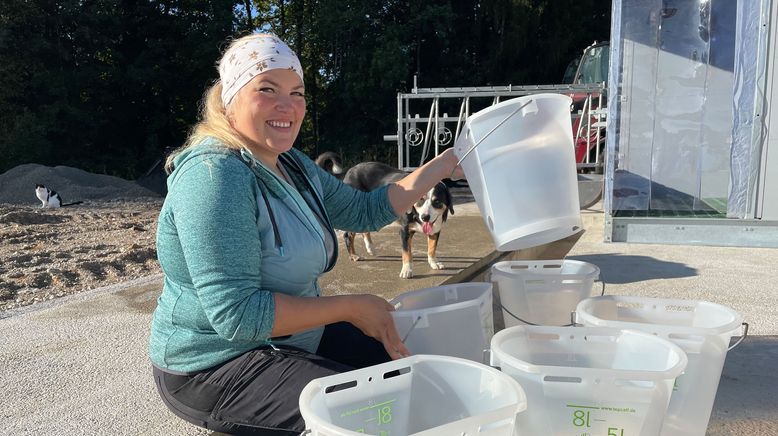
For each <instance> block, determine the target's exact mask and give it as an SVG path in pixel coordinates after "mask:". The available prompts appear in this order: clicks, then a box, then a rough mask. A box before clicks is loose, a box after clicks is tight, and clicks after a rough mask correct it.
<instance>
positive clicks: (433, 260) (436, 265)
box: [427, 257, 444, 269]
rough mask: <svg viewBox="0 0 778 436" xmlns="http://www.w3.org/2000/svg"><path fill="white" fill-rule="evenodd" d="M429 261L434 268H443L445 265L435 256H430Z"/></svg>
mask: <svg viewBox="0 0 778 436" xmlns="http://www.w3.org/2000/svg"><path fill="white" fill-rule="evenodd" d="M427 263H428V264H430V268H432V269H443V268H444V266H443V264H442V263H441V262H438V259H437V258H434V257H428V258H427Z"/></svg>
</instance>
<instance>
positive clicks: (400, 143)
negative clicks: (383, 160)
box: [397, 92, 405, 168]
mask: <svg viewBox="0 0 778 436" xmlns="http://www.w3.org/2000/svg"><path fill="white" fill-rule="evenodd" d="M402 119H403V98H402V94H401V93H399V92H398V93H397V168H402V167H403V160H404V159H405V156H403V121H402Z"/></svg>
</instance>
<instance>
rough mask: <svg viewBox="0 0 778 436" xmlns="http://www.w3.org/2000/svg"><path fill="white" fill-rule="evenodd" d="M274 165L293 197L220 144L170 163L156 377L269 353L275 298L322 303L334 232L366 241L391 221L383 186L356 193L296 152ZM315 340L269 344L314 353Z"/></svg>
mask: <svg viewBox="0 0 778 436" xmlns="http://www.w3.org/2000/svg"><path fill="white" fill-rule="evenodd" d="M279 160H280V162H281V163H282V165H283V166H284V168H285V169H286V170H287V172H288V173H289V174H290V176H291V179H292V180H293V183H294V184H295V187H296V189H295V188H293V187H291V186H290V185H289V184H288V183H287V182H286V181H284V180H282V179H280V178H279V177H277V176H276V175H275V173H273V172H272V171H270V170H268V169H267V168H266V167H265V166H263V165H262V164H261V163H260V162H259V161H258V160H255V159H253V158H252V157H251V156H250V155H248V154H246V153H243V154H240V153H236V152H235V151H232V150H230V149H228V148H226V147H225V146H224V145H222V144H221V143H220V142H218V141H216V140H206V141H204V142H203V143H201V144H199V145H195V146H192V147H190V148H188V149H186V150H185V151H183V152H182V153H181V154H180V155H179V156H177V157H176V159H175V161H174V164H175V169H174V171H173V172H172V174H170V176H169V177H168V181H167V184H168V195H167V197H166V198H165V203H164V205H163V206H162V210H161V211H160V215H159V223H158V226H157V256H158V258H159V262H160V265H161V267H162V271H163V272H164V273H165V280H164V287H163V290H162V294H161V295H160V297H159V299H158V300H157V308H156V310H155V311H154V316H153V319H152V324H151V336H150V340H149V354H150V357H151V361H152V363H153V364H154V365H156V366H157V367H159V368H162V369H165V370H167V371H170V372H175V373H184V374H185V373H191V372H196V371H200V370H203V369H206V368H210V367H212V366H215V365H217V364H219V363H222V362H225V361H227V360H229V359H232V358H234V357H236V356H239V355H241V354H243V353H245V352H246V351H249V350H252V349H254V348H257V347H260V346H263V345H268V344H270V342H271V341H270V338H269V335H270V332H271V331H272V329H273V322H274V316H275V303H274V299H273V293H274V292H281V293H284V294H287V295H292V296H297V297H311V298H315V297H318V296H319V294H320V290H319V285H318V282H317V279H318V277H319V276H320V275H321V274H322V273H324V272H326V271H328V270H329V269H330V268H332V266H333V265H334V263H335V259H336V258H337V240H336V239H334V233H333V231H332V227H335V228H339V229H343V230H349V231H357V232H361V231H373V230H376V229H379V228H381V227H383V226H385V225H387V224H389V223H391V222H392V221H393V220H395V219H396V218H397V217H396V216H395V214H394V211H393V210H392V207H391V205H390V203H389V199H388V196H387V187H383V188H381V189H378V190H375V191H373V192H370V193H365V192H361V191H358V190H356V189H354V188H352V187H350V186H348V185H346V184H344V183H342V182H341V181H339V180H337V179H336V178H335V177H333V176H332V175H330V174H329V173H327V172H326V171H324V170H323V169H321V168H319V167H318V166H317V165H316V164H315V163H313V162H312V161H311V160H310V159H309V158H308V157H307V156H305V155H304V154H303V153H301V152H299V151H297V150H294V149H293V150H291V151H289V152H287V153H284V154H282V155H281V156H280V157H279ZM317 214H318V219H317ZM322 223H323V225H322ZM323 227H324V228H323ZM324 232H330V235H331V236H332V237H333V239H334V241H335V256H332V257H333V258H329V259H328V256H327V251H326V248H325V243H324V238H325V233H324ZM322 331H323V327H319V328H315V329H311V330H307V331H304V332H300V333H297V334H294V335H292V336H290V337H288V338H284V339H283V340H276V339H273V341H272V343H274V344H279V345H289V346H295V347H298V348H302V349H304V350H306V351H309V352H315V351H316V349H317V348H318V345H319V340H320V339H321V333H322Z"/></svg>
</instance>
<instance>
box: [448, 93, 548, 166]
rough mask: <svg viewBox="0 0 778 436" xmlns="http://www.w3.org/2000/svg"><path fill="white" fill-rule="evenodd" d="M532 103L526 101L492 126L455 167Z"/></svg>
mask: <svg viewBox="0 0 778 436" xmlns="http://www.w3.org/2000/svg"><path fill="white" fill-rule="evenodd" d="M532 101H533V100H532V99H530V100H527V102H526V103H524V104H523V105H521V106H519V107H518V108H517V109H516V110H514V111H513V112H511V113H510V114H509V115H508V116H507V117H505V118H504V119H503V120H502V121H500V122H499V123H497V125H496V126H494V127H493V128H492V130H490V131H489V132H487V133H486V135H484V137H483V138H481V139H479V140H478V142H476V143H475V144H473V146H472V147H470V149H469V150H467V151H466V152H465V154H464V155H462V158H460V159H459V162H457V165H456V166H459V165H462V161H463V160H465V158H466V157H467V155H468V154H470V152H471V151H473V150H475V148H476V147H478V145H479V144H480V143H482V142H484V140H485V139H486V138H488V137H489V135H491V134H492V133H494V131H495V130H497V129H498V128H499V127H500V126H502V125H503V124H505V122H506V121H508V120H509V119H510V118H511V117H512V116H514V115H516V114H517V113H519V111H520V110H522V109H524V108H525V107H527V105H529V104H530V103H532ZM455 168H456V167H455ZM452 173H453V172H452Z"/></svg>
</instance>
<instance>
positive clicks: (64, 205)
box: [59, 201, 83, 207]
mask: <svg viewBox="0 0 778 436" xmlns="http://www.w3.org/2000/svg"><path fill="white" fill-rule="evenodd" d="M81 203H83V201H74V202H72V203H65V204H60V205H59V207H68V206H75V205H77V204H81Z"/></svg>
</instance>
